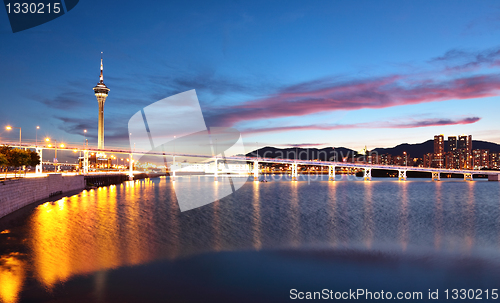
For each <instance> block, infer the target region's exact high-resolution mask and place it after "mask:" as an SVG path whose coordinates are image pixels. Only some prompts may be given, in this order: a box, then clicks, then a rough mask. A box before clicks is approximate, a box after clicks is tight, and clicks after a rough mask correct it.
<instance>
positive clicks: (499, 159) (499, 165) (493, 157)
mask: <svg viewBox="0 0 500 303" xmlns="http://www.w3.org/2000/svg"><path fill="white" fill-rule="evenodd" d="M490 168H492V169H500V153H490Z"/></svg>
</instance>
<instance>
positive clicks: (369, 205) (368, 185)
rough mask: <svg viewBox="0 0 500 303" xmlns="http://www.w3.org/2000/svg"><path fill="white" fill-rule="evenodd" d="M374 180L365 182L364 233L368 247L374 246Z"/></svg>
mask: <svg viewBox="0 0 500 303" xmlns="http://www.w3.org/2000/svg"><path fill="white" fill-rule="evenodd" d="M372 184H373V182H365V183H364V184H363V185H364V187H365V203H364V212H363V213H364V220H363V223H364V224H363V234H364V238H365V239H364V240H365V245H366V247H367V248H368V249H370V248H372V243H373V230H374V225H373V201H372V186H373V185H372Z"/></svg>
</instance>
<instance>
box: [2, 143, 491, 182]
mask: <svg viewBox="0 0 500 303" xmlns="http://www.w3.org/2000/svg"><path fill="white" fill-rule="evenodd" d="M10 146H12V147H16V148H24V149H34V150H36V152H37V153H38V155H39V156H40V159H42V153H43V150H60V151H73V152H83V163H82V164H83V165H82V167H83V174H89V155H90V154H91V153H113V154H123V155H127V156H128V158H129V163H130V164H129V171H128V175H129V178H133V176H134V171H133V165H132V163H133V162H134V156H143V155H148V156H159V157H171V158H172V163H173V165H174V166H175V158H176V157H186V158H203V159H213V161H214V162H215V167H216V168H217V167H218V166H217V163H218V161H221V162H222V163H226V161H229V160H230V161H238V162H247V163H248V162H251V163H253V170H252V173H253V177H254V180H259V163H279V164H289V165H291V175H292V180H297V178H298V167H299V165H300V166H307V165H313V166H327V167H328V179H329V180H330V181H335V169H336V167H344V168H357V169H361V170H363V171H364V174H363V179H364V180H365V181H370V180H371V179H372V174H371V172H372V170H373V169H383V170H393V171H398V179H399V180H402V181H405V180H406V178H407V177H406V176H407V174H406V173H407V172H408V171H415V172H427V173H431V176H432V180H433V181H439V180H441V174H463V175H464V180H468V181H472V180H473V178H474V175H487V176H488V180H490V181H500V171H492V170H467V169H446V168H430V167H415V166H396V165H381V164H370V163H356V162H338V161H318V160H300V159H280V158H262V157H247V156H225V157H224V156H223V157H218V156H214V155H200V154H183V153H175V154H174V153H164V152H155V151H148V152H146V151H130V150H124V149H97V148H83V149H82V148H81V146H80V147H71V146H65V147H58V148H56V147H47V146H35V145H31V144H21V145H19V144H15V145H10ZM43 164H48V162H43V163H42V164H40V165H37V166H36V173H40V174H41V173H42V165H43ZM51 164H52V163H51ZM56 165H72V164H68V163H61V164H56ZM73 165H75V164H73ZM172 172H173V175H172V177H173V178H174V179H175V170H173V171H172ZM218 174H219V170H218V168H217V169H215V172H214V178H215V180H217V177H218Z"/></svg>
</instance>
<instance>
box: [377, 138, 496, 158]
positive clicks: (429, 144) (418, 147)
mask: <svg viewBox="0 0 500 303" xmlns="http://www.w3.org/2000/svg"><path fill="white" fill-rule="evenodd" d="M472 149H489V150H490V152H500V144H496V143H492V142H486V141H480V140H472ZM444 150H445V151H448V140H445V141H444ZM373 151H375V152H377V153H378V154H391V155H402V154H403V152H407V153H408V154H410V155H411V156H412V157H419V158H421V157H423V155H425V154H427V153H433V152H434V140H427V141H425V142H423V143H417V144H408V143H403V144H399V145H397V146H394V147H391V148H375V149H374V150H373Z"/></svg>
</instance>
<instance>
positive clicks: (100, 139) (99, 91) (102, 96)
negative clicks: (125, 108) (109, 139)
mask: <svg viewBox="0 0 500 303" xmlns="http://www.w3.org/2000/svg"><path fill="white" fill-rule="evenodd" d="M102 70H103V68H102V52H101V76H100V78H99V83H97V85H96V86H95V87H94V93H95V96H96V98H97V102H98V103H99V125H98V131H97V148H98V149H104V102H106V98H107V97H108V92H109V88H108V87H107V86H106V84H104V80H103V75H102Z"/></svg>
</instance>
